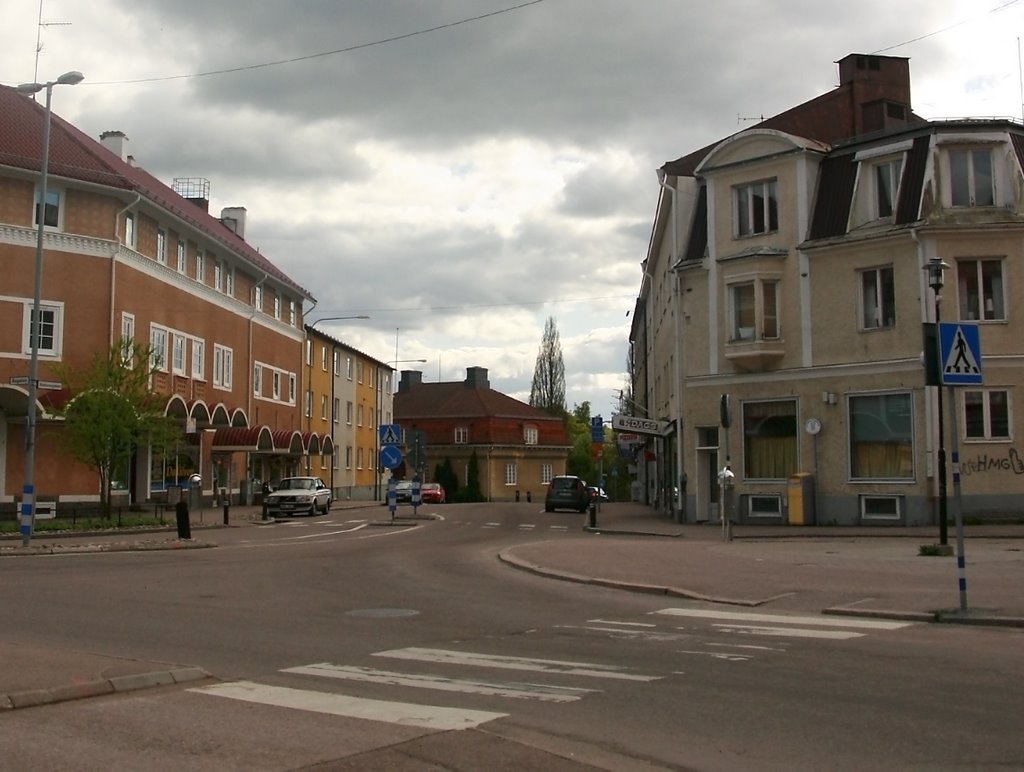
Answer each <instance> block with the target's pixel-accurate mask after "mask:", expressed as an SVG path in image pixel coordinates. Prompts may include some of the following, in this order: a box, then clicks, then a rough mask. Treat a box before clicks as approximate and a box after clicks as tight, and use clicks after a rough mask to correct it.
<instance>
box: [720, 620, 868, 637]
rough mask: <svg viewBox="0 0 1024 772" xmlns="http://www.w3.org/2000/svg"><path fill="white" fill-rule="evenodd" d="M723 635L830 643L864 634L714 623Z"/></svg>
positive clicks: (850, 631) (845, 631)
mask: <svg viewBox="0 0 1024 772" xmlns="http://www.w3.org/2000/svg"><path fill="white" fill-rule="evenodd" d="M713 626H714V627H718V628H720V629H721V630H722V632H725V633H739V634H740V635H767V636H775V637H780V638H825V639H827V640H832V641H846V640H849V639H850V638H863V637H864V635H865V633H855V632H853V631H852V630H809V629H807V628H805V627H766V626H761V625H729V624H720V623H715V624H714V625H713Z"/></svg>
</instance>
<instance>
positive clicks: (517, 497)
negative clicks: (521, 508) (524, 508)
mask: <svg viewBox="0 0 1024 772" xmlns="http://www.w3.org/2000/svg"><path fill="white" fill-rule="evenodd" d="M518 503H519V491H516V504H518Z"/></svg>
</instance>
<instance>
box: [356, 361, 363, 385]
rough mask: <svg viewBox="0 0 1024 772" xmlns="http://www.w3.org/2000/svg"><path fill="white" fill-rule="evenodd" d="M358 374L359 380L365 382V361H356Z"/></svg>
mask: <svg viewBox="0 0 1024 772" xmlns="http://www.w3.org/2000/svg"><path fill="white" fill-rule="evenodd" d="M356 375H357V376H358V378H359V382H360V383H362V382H363V363H362V362H356Z"/></svg>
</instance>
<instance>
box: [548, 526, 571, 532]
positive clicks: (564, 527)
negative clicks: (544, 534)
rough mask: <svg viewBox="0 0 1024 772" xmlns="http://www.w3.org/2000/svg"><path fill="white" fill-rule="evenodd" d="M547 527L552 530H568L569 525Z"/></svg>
mask: <svg viewBox="0 0 1024 772" xmlns="http://www.w3.org/2000/svg"><path fill="white" fill-rule="evenodd" d="M548 528H549V529H550V530H552V531H568V530H569V526H567V525H549V526H548Z"/></svg>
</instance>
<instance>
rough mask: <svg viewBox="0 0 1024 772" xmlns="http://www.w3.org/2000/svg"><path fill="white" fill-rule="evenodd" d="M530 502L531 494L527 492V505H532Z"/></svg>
mask: <svg viewBox="0 0 1024 772" xmlns="http://www.w3.org/2000/svg"><path fill="white" fill-rule="evenodd" d="M530 501H531V499H530V492H529V491H527V492H526V503H527V504H529V503H530Z"/></svg>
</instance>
